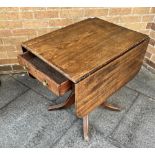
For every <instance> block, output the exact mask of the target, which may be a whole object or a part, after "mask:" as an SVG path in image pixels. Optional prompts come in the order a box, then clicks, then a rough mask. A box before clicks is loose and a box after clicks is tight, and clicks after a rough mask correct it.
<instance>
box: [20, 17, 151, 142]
mask: <svg viewBox="0 0 155 155" xmlns="http://www.w3.org/2000/svg"><path fill="white" fill-rule="evenodd" d="M148 42H149V38H148V36H147V35H145V34H142V33H139V32H136V31H132V30H129V29H126V28H124V27H121V26H118V25H115V24H112V23H109V22H107V21H104V20H101V19H98V18H89V19H86V20H83V21H80V22H78V23H75V24H72V25H69V26H67V27H65V28H62V29H59V30H56V31H54V32H51V33H48V34H45V35H43V36H40V37H37V38H34V39H32V40H29V41H26V42H24V43H23V44H22V49H23V52H24V54H22V55H19V57H18V58H19V62H20V64H21V65H23V66H25V68H26V69H27V70H28V72H29V74H30V75H31V76H34V77H35V78H37V79H38V80H39V81H41V82H43V85H45V86H47V87H48V88H49V89H50V90H51V91H53V92H54V93H55V94H57V95H59V96H61V95H64V93H65V92H67V91H68V90H70V89H72V93H71V95H70V97H69V98H68V99H67V100H66V101H65V103H62V104H59V105H54V106H52V105H50V106H49V110H54V109H60V108H66V107H69V106H70V105H72V104H73V103H75V109H76V115H77V117H79V118H83V132H84V138H85V139H86V140H88V115H89V113H90V112H91V111H92V110H94V109H95V108H97V107H98V106H102V107H104V108H109V109H111V110H117V111H119V110H120V107H118V106H117V105H113V104H110V103H107V102H106V100H107V98H108V97H109V96H111V95H112V94H113V93H114V92H116V91H117V90H118V89H120V88H121V87H122V86H124V85H125V84H126V83H127V82H128V81H129V80H131V79H132V78H133V77H134V76H135V75H136V74H137V73H138V71H139V70H140V68H141V65H142V62H143V58H144V55H145V51H146V48H147V45H148Z"/></svg>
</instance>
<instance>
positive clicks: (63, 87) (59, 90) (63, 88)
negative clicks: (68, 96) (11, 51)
mask: <svg viewBox="0 0 155 155" xmlns="http://www.w3.org/2000/svg"><path fill="white" fill-rule="evenodd" d="M26 54H27V53H26ZM26 54H22V55H18V61H19V63H20V65H22V66H23V67H24V68H25V69H26V70H27V72H28V73H30V74H31V75H33V76H34V77H35V78H36V79H38V80H39V81H40V82H42V84H43V85H44V86H46V87H47V88H48V89H49V90H51V91H52V92H53V93H54V94H56V95H58V96H61V95H64V93H65V92H67V91H68V90H70V89H71V87H72V82H71V81H69V80H65V81H63V82H62V83H58V82H56V81H55V80H54V79H53V78H52V77H49V76H48V75H47V74H46V73H44V72H43V71H41V70H40V69H39V68H37V67H36V66H35V65H34V64H32V63H31V62H30V61H29V59H31V56H30V58H29V56H27V57H26V58H25V57H24V55H26ZM51 69H53V68H52V67H51Z"/></svg>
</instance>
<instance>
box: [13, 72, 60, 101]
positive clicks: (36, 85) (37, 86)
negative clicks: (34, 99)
mask: <svg viewBox="0 0 155 155" xmlns="http://www.w3.org/2000/svg"><path fill="white" fill-rule="evenodd" d="M13 77H14V78H15V79H16V80H18V81H20V82H21V83H23V84H25V85H26V86H28V87H29V88H31V89H33V90H34V91H36V92H37V93H39V94H40V95H42V96H44V97H45V98H47V99H49V100H56V99H57V98H58V97H57V96H56V95H55V94H53V93H52V92H51V91H49V90H48V89H47V88H46V87H44V86H43V85H42V84H41V82H39V81H38V80H36V79H33V78H31V77H29V76H28V75H27V74H26V73H23V74H14V75H13Z"/></svg>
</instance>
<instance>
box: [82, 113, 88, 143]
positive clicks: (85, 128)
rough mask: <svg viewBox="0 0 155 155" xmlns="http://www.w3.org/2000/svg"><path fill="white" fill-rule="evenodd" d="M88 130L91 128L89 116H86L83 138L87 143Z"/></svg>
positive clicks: (84, 118)
mask: <svg viewBox="0 0 155 155" xmlns="http://www.w3.org/2000/svg"><path fill="white" fill-rule="evenodd" d="M88 128H89V122H88V115H86V116H85V117H83V136H84V140H85V141H89V136H88Z"/></svg>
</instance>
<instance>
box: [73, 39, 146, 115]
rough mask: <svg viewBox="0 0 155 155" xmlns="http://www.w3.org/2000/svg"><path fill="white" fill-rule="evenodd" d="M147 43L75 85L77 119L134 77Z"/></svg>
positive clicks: (144, 42)
mask: <svg viewBox="0 0 155 155" xmlns="http://www.w3.org/2000/svg"><path fill="white" fill-rule="evenodd" d="M148 42H149V39H147V40H145V41H143V42H142V43H141V44H139V45H138V46H136V47H135V48H133V49H131V50H130V51H128V52H127V53H125V54H124V55H122V56H120V57H119V58H117V59H116V60H114V61H112V62H111V63H109V64H107V65H106V66H104V67H103V68H101V69H100V70H98V71H96V72H95V73H93V74H92V75H90V76H89V77H87V78H85V79H84V80H82V81H80V82H79V83H77V84H75V106H76V114H77V116H78V117H84V116H86V115H87V114H89V113H90V112H91V111H92V110H93V109H94V108H96V107H97V106H99V105H100V104H102V103H103V102H104V101H106V100H107V98H108V97H109V96H111V95H112V94H113V93H114V92H116V91H117V90H118V89H120V88H121V87H122V86H123V85H125V84H126V83H127V82H128V81H129V80H131V79H132V78H133V77H134V76H135V75H136V73H137V72H138V71H139V70H140V67H141V65H142V62H143V58H144V54H145V52H146V48H147V45H148ZM122 44H123V43H122ZM112 45H113V44H111V46H112ZM120 46H121V45H120Z"/></svg>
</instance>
